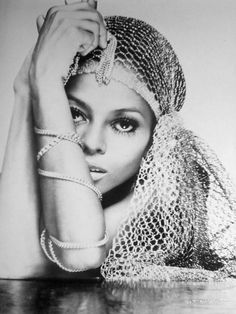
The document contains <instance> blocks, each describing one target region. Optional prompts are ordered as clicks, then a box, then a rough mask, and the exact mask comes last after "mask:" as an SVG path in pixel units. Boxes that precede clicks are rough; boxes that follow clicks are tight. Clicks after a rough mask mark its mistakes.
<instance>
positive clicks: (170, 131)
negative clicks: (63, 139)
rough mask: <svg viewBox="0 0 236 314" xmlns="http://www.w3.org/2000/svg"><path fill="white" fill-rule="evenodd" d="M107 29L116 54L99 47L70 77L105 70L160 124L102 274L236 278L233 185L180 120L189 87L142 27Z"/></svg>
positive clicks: (121, 23)
mask: <svg viewBox="0 0 236 314" xmlns="http://www.w3.org/2000/svg"><path fill="white" fill-rule="evenodd" d="M106 23H107V29H108V31H109V33H110V44H111V45H113V48H114V47H115V49H113V52H112V49H111V45H110V47H109V44H108V48H107V51H108V53H107V54H106V51H102V50H101V49H99V48H97V49H95V50H94V51H92V52H91V53H90V54H89V55H88V56H86V57H80V60H79V65H78V67H76V71H75V70H74V69H75V68H74V66H73V65H72V67H71V73H72V75H75V74H80V73H91V72H94V73H96V74H99V73H97V71H98V69H101V68H103V69H104V68H106V67H109V68H110V69H109V71H107V73H109V77H108V79H107V77H106V78H105V79H104V82H105V83H106V84H108V83H109V79H114V80H117V81H120V82H122V83H124V84H126V85H127V86H128V87H130V88H132V89H134V90H135V91H136V92H137V93H139V94H140V95H141V96H142V97H143V98H144V99H145V100H146V101H147V102H148V104H149V105H150V107H151V108H152V110H153V111H154V113H155V115H156V118H157V124H156V127H155V129H154V132H153V139H152V145H151V147H150V149H149V150H148V152H147V154H146V155H145V156H144V157H143V160H142V164H141V166H140V170H139V174H138V176H137V180H136V184H135V187H134V194H133V198H132V200H131V202H130V205H129V208H128V209H127V215H126V217H125V219H124V221H123V222H122V224H121V226H120V228H119V230H118V233H117V235H116V237H115V238H114V240H113V245H112V248H111V249H110V251H109V254H108V256H107V258H106V260H105V262H104V263H103V265H102V267H101V273H102V275H103V276H104V277H105V279H106V280H129V279H131V280H140V279H151V280H163V281H169V280H198V281H202V280H221V279H223V278H226V277H234V278H236V197H235V191H234V187H233V185H232V183H231V181H230V179H229V177H228V176H227V174H226V171H225V169H224V167H223V166H222V164H221V163H220V161H219V160H218V158H217V156H216V155H215V154H214V152H212V151H211V149H210V148H209V147H208V146H207V145H206V144H205V143H204V142H203V141H202V140H201V139H200V138H198V137H197V136H196V135H195V134H194V133H193V132H191V131H189V130H187V129H185V128H184V127H183V124H182V122H181V120H180V118H179V117H178V113H177V111H179V110H180V108H181V107H182V105H183V102H184V98H185V92H186V89H185V79H184V75H183V72H182V68H181V66H180V64H179V61H178V59H177V56H176V54H175V52H174V50H173V48H172V47H171V45H170V44H169V42H168V41H167V40H166V39H165V38H164V36H163V35H161V34H160V33H159V32H158V31H157V30H156V29H154V28H153V27H152V26H150V25H148V24H146V23H145V22H143V21H140V20H137V19H133V18H126V17H121V16H113V17H107V18H106ZM114 43H115V45H114ZM109 49H110V50H109ZM109 54H110V55H109ZM112 54H113V55H112ZM109 58H110V59H109ZM109 60H112V62H109ZM99 71H100V70H99ZM102 73H105V72H102ZM100 74H101V73H100Z"/></svg>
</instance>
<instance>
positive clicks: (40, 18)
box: [36, 14, 44, 33]
mask: <svg viewBox="0 0 236 314" xmlns="http://www.w3.org/2000/svg"><path fill="white" fill-rule="evenodd" d="M43 23H44V17H43V15H42V14H41V15H39V16H38V17H37V20H36V25H37V30H38V33H39V32H40V29H41V28H42V26H43Z"/></svg>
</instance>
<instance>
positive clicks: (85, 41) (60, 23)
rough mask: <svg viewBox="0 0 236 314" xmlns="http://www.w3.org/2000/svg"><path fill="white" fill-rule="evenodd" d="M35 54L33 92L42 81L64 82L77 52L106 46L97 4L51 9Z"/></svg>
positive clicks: (32, 75)
mask: <svg viewBox="0 0 236 314" xmlns="http://www.w3.org/2000/svg"><path fill="white" fill-rule="evenodd" d="M40 24H42V17H41V18H39V19H38V27H39V28H40V32H39V37H38V41H37V44H36V46H35V49H34V52H33V59H32V63H31V68H30V79H31V84H32V87H33V91H34V90H35V89H36V88H37V85H38V84H41V83H42V82H45V81H46V82H50V84H51V82H56V83H58V82H60V83H61V82H62V79H63V78H65V77H66V76H67V73H68V69H69V66H70V65H71V63H72V62H73V58H74V56H75V54H76V53H77V52H80V54H81V55H86V54H88V53H89V52H90V51H91V50H93V49H94V48H95V47H97V46H100V47H101V48H105V47H106V42H107V40H106V36H107V32H106V28H105V24H104V21H103V18H102V16H101V14H100V13H99V12H98V11H97V10H96V9H95V2H94V1H90V2H84V1H83V2H74V3H72V4H68V5H62V6H55V7H52V8H51V9H49V10H48V12H47V14H46V17H45V20H44V22H43V25H40Z"/></svg>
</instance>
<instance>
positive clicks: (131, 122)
mask: <svg viewBox="0 0 236 314" xmlns="http://www.w3.org/2000/svg"><path fill="white" fill-rule="evenodd" d="M122 122H126V123H127V124H129V125H130V126H132V129H131V130H129V131H125V130H123V131H122V130H119V129H117V127H116V124H119V123H122ZM138 126H139V123H138V122H137V121H136V120H135V119H132V118H130V117H126V116H123V117H120V118H117V119H115V120H114V121H112V123H111V127H112V129H113V130H114V131H115V132H117V133H120V134H122V135H133V134H134V133H135V132H136V130H137V128H138Z"/></svg>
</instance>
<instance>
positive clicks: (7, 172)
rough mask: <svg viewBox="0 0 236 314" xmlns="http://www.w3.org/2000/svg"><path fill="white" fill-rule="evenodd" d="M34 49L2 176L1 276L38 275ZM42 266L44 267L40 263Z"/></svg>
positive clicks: (22, 75)
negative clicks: (32, 95)
mask: <svg viewBox="0 0 236 314" xmlns="http://www.w3.org/2000/svg"><path fill="white" fill-rule="evenodd" d="M30 61H31V52H30V54H29V55H28V57H27V58H26V60H25V63H24V65H23V66H22V68H21V71H20V72H19V74H18V76H17V79H16V80H15V86H14V87H15V105H14V109H13V117H12V122H11V128H10V131H9V137H8V142H7V149H6V153H5V158H4V164H3V169H2V175H1V178H0V255H1V258H0V277H2V278H20V277H22V276H23V277H28V276H32V274H34V276H38V275H37V273H40V272H41V271H42V267H41V266H42V265H43V264H45V258H44V257H43V255H42V253H41V249H40V247H39V241H38V234H39V232H38V222H39V196H38V184H37V177H36V164H35V158H34V156H35V148H34V140H35V139H34V136H33V133H32V114H31V107H30V96H29V89H28V85H27V82H28V78H27V76H28V74H27V71H28V68H29V63H30ZM40 265H41V266H40Z"/></svg>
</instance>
